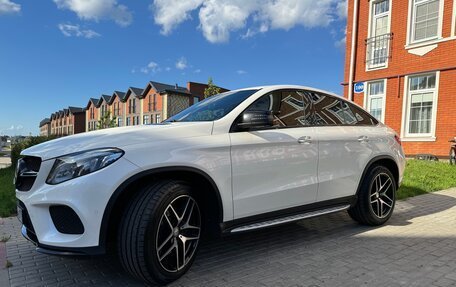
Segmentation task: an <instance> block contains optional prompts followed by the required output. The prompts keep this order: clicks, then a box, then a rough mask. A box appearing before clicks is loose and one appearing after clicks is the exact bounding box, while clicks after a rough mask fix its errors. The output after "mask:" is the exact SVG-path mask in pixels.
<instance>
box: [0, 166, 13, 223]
mask: <svg viewBox="0 0 456 287" xmlns="http://www.w3.org/2000/svg"><path fill="white" fill-rule="evenodd" d="M13 179H14V170H13V168H12V167H8V168H2V169H0V217H6V216H10V215H11V214H13V213H16V197H15V194H14V185H13Z"/></svg>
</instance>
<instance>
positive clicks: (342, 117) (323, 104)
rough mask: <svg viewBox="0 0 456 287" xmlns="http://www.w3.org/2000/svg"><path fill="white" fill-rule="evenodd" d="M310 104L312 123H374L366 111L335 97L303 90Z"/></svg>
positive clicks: (324, 124) (319, 124) (322, 124)
mask: <svg viewBox="0 0 456 287" xmlns="http://www.w3.org/2000/svg"><path fill="white" fill-rule="evenodd" d="M304 93H305V96H306V97H307V98H308V99H309V101H310V102H311V104H312V116H311V118H312V121H311V122H312V125H316V126H340V125H372V124H376V122H374V121H375V120H373V119H372V117H370V116H369V115H368V114H367V113H366V112H364V111H363V110H361V109H359V108H358V107H356V106H354V105H351V104H349V103H347V102H345V101H343V100H341V99H338V98H337V97H333V96H329V95H325V94H321V93H317V92H311V91H305V92H304Z"/></svg>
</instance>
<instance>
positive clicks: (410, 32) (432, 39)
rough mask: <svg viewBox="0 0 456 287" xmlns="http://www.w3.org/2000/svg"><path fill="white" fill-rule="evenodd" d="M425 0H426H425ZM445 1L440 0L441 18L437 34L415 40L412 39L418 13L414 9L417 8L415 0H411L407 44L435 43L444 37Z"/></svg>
mask: <svg viewBox="0 0 456 287" xmlns="http://www.w3.org/2000/svg"><path fill="white" fill-rule="evenodd" d="M423 1H426V0H423ZM427 1H432V0H427ZM444 2H445V0H439V20H438V26H437V36H435V37H430V38H427V39H421V40H418V41H415V40H413V39H412V38H413V35H414V34H415V25H414V22H415V13H416V9H414V8H415V0H409V7H408V17H407V41H406V46H409V45H414V44H421V43H426V42H430V43H433V42H435V41H438V40H440V39H442V27H443V7H444Z"/></svg>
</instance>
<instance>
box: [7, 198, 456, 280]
mask: <svg viewBox="0 0 456 287" xmlns="http://www.w3.org/2000/svg"><path fill="white" fill-rule="evenodd" d="M455 205H456V198H454V197H451V196H446V195H442V194H427V195H424V196H420V197H416V198H410V199H408V200H405V201H401V202H399V204H398V205H397V206H396V210H395V212H394V214H393V217H392V218H391V220H390V221H389V222H388V224H387V225H385V226H382V227H367V226H362V225H359V224H357V223H355V222H354V221H352V220H351V219H350V217H349V216H348V214H347V213H346V212H338V213H334V214H330V215H326V216H321V217H318V218H311V219H307V220H302V221H299V222H296V223H291V224H286V225H282V226H278V227H272V228H268V229H263V230H258V231H255V232H249V233H243V234H237V235H230V236H226V237H222V238H220V239H212V240H207V241H205V242H202V245H201V248H200V251H199V254H198V256H197V258H196V260H195V262H194V265H193V266H192V268H191V269H190V270H189V272H188V273H187V274H186V275H184V277H182V278H181V279H180V280H178V281H176V282H174V283H173V284H171V286H290V285H294V286H311V285H315V286H336V285H338V284H339V283H340V284H341V282H340V281H338V280H341V279H342V278H344V276H345V277H346V278H345V280H352V281H353V280H354V281H353V282H354V283H353V284H354V285H353V286H358V285H361V284H364V282H373V281H372V280H375V278H376V277H375V276H380V275H381V274H382V273H381V272H384V273H385V274H386V275H385V274H383V275H381V276H383V277H384V278H389V277H388V276H390V277H391V276H392V277H391V278H392V280H393V279H394V278H402V277H403V278H406V274H405V275H404V274H402V273H401V272H405V273H407V272H406V271H401V270H396V271H397V272H396V271H395V270H389V269H388V266H387V265H385V266H384V267H381V268H380V269H382V268H383V269H384V270H383V269H382V270H380V271H381V272H380V271H378V272H374V273H372V272H370V271H369V270H370V268H371V267H372V266H377V267H375V268H378V265H379V263H385V264H386V263H388V262H389V261H388V260H390V259H391V258H393V259H394V256H395V254H397V253H400V252H401V250H403V249H404V248H405V249H408V248H413V246H411V245H410V242H413V244H414V245H415V244H417V245H418V246H423V247H421V249H419V250H415V251H414V252H415V253H414V254H415V255H416V254H418V255H419V252H424V251H423V250H425V247H426V246H432V247H434V248H438V246H436V244H432V242H446V241H445V239H448V238H445V237H441V238H439V236H430V237H429V238H425V237H423V238H421V237H419V236H414V237H413V238H407V237H406V236H404V232H408V231H410V230H411V229H412V228H420V227H419V226H418V225H417V224H418V223H415V221H416V219H417V218H420V217H423V216H427V215H434V214H439V213H441V212H445V211H446V210H448V209H450V208H452V207H454V206H455ZM453 217H454V214H453ZM453 220H454V219H453ZM16 225H17V226H15V227H14V229H15V230H14V231H15V232H19V227H18V226H19V225H18V224H16ZM410 232H411V234H415V233H414V231H413V232H412V231H410ZM415 235H416V234H415ZM429 240H430V241H429ZM442 240H443V241H442ZM451 242H455V240H454V238H452V241H451ZM401 244H404V245H401ZM401 248H402V249H401ZM7 249H8V260H10V261H11V263H12V264H13V266H12V267H11V268H10V269H9V275H10V283H11V285H12V286H24V285H27V284H36V283H37V281H38V282H43V284H42V286H45V285H52V284H56V285H65V286H71V285H74V286H95V285H96V286H143V285H142V283H141V282H139V281H137V280H135V279H132V278H131V277H129V276H128V275H127V274H125V273H124V272H123V271H122V268H121V266H120V264H119V262H118V260H117V258H116V256H114V255H108V256H103V257H89V258H87V259H81V258H69V257H56V256H48V255H43V254H39V253H37V252H36V251H35V248H34V246H33V245H32V244H31V243H29V242H27V241H25V240H24V239H22V238H18V239H17V240H16V241H12V242H8V243H7ZM377 249H379V250H381V251H382V253H383V254H384V255H385V254H387V255H389V256H388V257H381V256H380V255H378V254H377V253H376V252H374V250H377ZM402 255H403V256H402V257H400V258H398V259H396V260H404V258H407V256H409V255H407V254H405V255H404V254H402ZM423 256H424V255H423ZM423 256H422V257H423ZM424 257H425V256H424ZM414 258H415V257H414ZM382 260H383V261H382ZM391 260H392V259H391ZM453 261H454V260H453ZM410 264H412V265H413V264H414V260H413V258H411V259H410V262H409V265H410ZM429 264H432V262H431V263H429ZM455 264H456V263H455ZM354 265H356V266H358V268H361V269H362V270H364V271H363V272H364V273H363V272H360V273H359V274H358V273H357V272H358V271H356V270H354V268H353V266H354ZM371 265H372V266H371ZM395 266H396V265H395ZM428 266H432V265H428ZM404 268H405V267H404ZM417 268H418V267H417ZM393 269H394V268H393ZM399 269H400V268H399ZM455 270H456V266H455ZM399 271H400V272H399ZM412 271H413V270H412ZM379 274H380V275H379ZM423 274H424V273H423ZM363 276H364V277H365V278H364V277H363ZM366 276H368V278H367V277H366ZM369 276H370V277H369ZM372 276H374V277H372ZM400 276H402V277H400ZM404 276H405V277H404ZM417 276H418V275H417ZM423 276H424V275H423ZM360 278H361V279H360ZM362 278H364V279H362ZM417 278H418V277H417ZM277 280H278V281H277ZM356 280H364V282H361V281H360V282H358V283H356V282H357V281H356ZM369 280H370V281H369ZM379 280H380V279H379ZM398 280H399V279H398ZM404 280H405V279H404ZM420 280H423V278H421V279H420ZM331 282H333V283H334V284H331ZM335 282H339V283H338V284H335ZM421 282H422V281H421ZM304 283H305V284H304ZM345 283H347V282H345ZM383 283H384V282H383ZM407 283H410V281H407ZM455 284H456V281H455ZM37 286H40V285H39V284H38V285H37ZM385 286H386V285H385ZM389 286H394V284H392V285H389ZM421 286H424V285H421Z"/></svg>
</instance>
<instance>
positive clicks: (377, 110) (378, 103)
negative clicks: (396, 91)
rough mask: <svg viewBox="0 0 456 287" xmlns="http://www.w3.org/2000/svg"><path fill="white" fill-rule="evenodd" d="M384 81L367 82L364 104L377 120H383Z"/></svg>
mask: <svg viewBox="0 0 456 287" xmlns="http://www.w3.org/2000/svg"><path fill="white" fill-rule="evenodd" d="M385 82H386V80H381V81H376V82H370V83H368V84H367V98H366V99H365V102H364V106H365V108H366V109H367V111H368V112H369V113H370V114H371V115H372V116H374V117H375V118H376V119H377V120H379V121H381V122H384V121H385Z"/></svg>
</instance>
